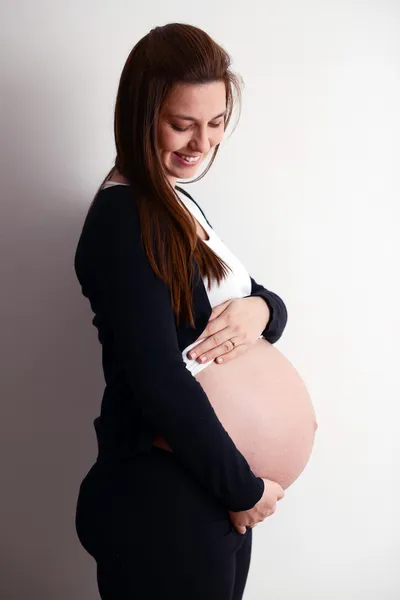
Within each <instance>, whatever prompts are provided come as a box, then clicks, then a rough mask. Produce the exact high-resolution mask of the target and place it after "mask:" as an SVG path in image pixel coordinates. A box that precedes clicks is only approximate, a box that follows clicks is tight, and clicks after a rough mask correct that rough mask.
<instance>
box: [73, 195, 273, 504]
mask: <svg viewBox="0 0 400 600" xmlns="http://www.w3.org/2000/svg"><path fill="white" fill-rule="evenodd" d="M111 189H113V191H114V193H113V194H110V193H108V194H107V192H110V190H104V191H103V192H102V193H101V194H103V195H102V196H101V194H100V196H101V197H99V198H98V199H97V201H95V203H93V204H92V207H91V209H90V211H89V214H90V218H88V219H87V222H86V223H85V227H84V230H85V228H86V240H87V243H86V249H85V250H82V249H81V256H82V255H84V259H83V263H85V264H86V267H81V274H82V278H83V279H84V282H83V284H82V290H83V293H84V295H85V296H87V297H88V298H89V300H90V302H91V305H92V308H94V310H95V312H96V314H97V315H98V317H99V318H101V320H102V321H103V322H105V323H107V326H108V328H109V330H110V331H111V332H112V336H113V343H114V347H115V352H116V353H117V355H118V360H119V362H120V363H121V364H122V366H123V369H124V371H125V374H126V378H127V381H128V385H129V387H130V388H131V389H132V390H134V392H135V393H134V394H132V396H133V397H134V398H135V400H136V399H137V402H139V403H140V408H141V410H142V412H143V415H144V416H145V418H146V419H148V421H149V422H151V423H152V425H154V427H155V428H156V430H157V431H159V432H160V433H161V434H162V435H163V437H164V438H165V440H166V441H167V442H168V444H169V445H170V446H171V448H172V450H173V451H174V453H175V454H176V456H177V458H178V459H180V460H181V461H182V463H184V465H185V466H186V467H187V468H188V469H189V470H190V471H191V472H192V473H193V475H194V476H195V477H196V478H197V480H198V481H199V482H200V483H201V484H202V485H203V486H204V487H205V488H206V489H207V490H208V491H209V492H211V493H212V494H214V495H215V496H216V497H217V498H219V499H220V500H221V501H222V502H223V504H224V505H225V506H226V508H228V509H229V510H232V511H240V510H247V509H250V508H252V507H253V506H254V505H255V504H257V502H258V501H259V500H260V498H261V497H262V495H263V492H264V482H263V480H262V479H261V478H260V477H256V476H255V474H254V473H253V472H252V471H251V469H250V466H249V464H248V463H247V461H246V459H245V458H244V456H243V455H242V454H241V452H240V451H239V450H238V449H237V448H236V446H235V444H234V443H233V440H232V439H231V438H230V436H229V434H228V433H227V431H226V430H225V429H224V427H223V426H222V424H221V422H220V421H219V419H218V417H217V415H216V413H215V411H214V409H213V407H212V405H211V403H210V402H209V400H208V397H207V395H206V394H205V392H204V390H203V388H202V387H201V385H200V383H199V382H198V381H197V380H196V379H195V377H194V376H193V375H192V374H191V373H190V372H189V371H188V369H187V368H186V365H185V363H184V360H183V357H182V353H181V350H180V349H179V346H178V339H177V334H176V326H175V320H174V315H173V311H172V306H171V297H170V291H169V288H168V286H167V285H166V284H165V283H164V282H163V281H162V280H161V279H160V278H159V277H158V276H156V274H155V273H154V271H153V269H152V268H151V265H150V263H149V261H148V259H147V256H146V254H145V251H144V248H143V246H142V243H141V230H140V220H139V214H138V210H137V206H136V204H135V200H134V197H132V193H129V191H128V189H127V188H122V187H119V189H118V188H117V187H115V188H111ZM115 192H116V193H115ZM82 245H83V242H82ZM81 262H82V258H81ZM81 283H82V282H81Z"/></svg>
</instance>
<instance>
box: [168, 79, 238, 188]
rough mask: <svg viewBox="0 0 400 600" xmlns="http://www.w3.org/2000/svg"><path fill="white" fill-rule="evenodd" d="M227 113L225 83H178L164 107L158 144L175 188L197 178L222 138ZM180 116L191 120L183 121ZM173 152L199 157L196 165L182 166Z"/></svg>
mask: <svg viewBox="0 0 400 600" xmlns="http://www.w3.org/2000/svg"><path fill="white" fill-rule="evenodd" d="M225 111H226V99H225V84H224V82H223V81H215V82H212V83H205V84H177V85H176V86H175V87H174V88H173V90H172V91H171V92H170V95H169V97H168V99H167V101H166V103H165V104H164V106H163V109H162V111H161V114H160V119H159V129H158V143H159V148H160V153H161V160H162V163H163V166H164V168H165V173H166V176H167V179H168V180H169V182H170V183H171V185H172V187H175V185H176V182H177V180H178V179H186V178H191V177H194V176H195V175H196V173H197V171H198V170H199V167H200V165H201V163H202V162H203V161H204V160H205V159H206V158H207V156H208V155H209V154H210V152H211V151H212V150H213V148H215V146H217V145H218V144H219V143H220V142H221V141H222V139H223V137H224V133H225V120H224V116H223V115H224V113H225ZM177 115H181V116H186V117H190V118H188V119H183V118H180V117H179V116H177ZM219 115H222V116H219ZM174 152H179V153H181V154H187V155H189V156H200V159H199V161H198V162H197V163H195V164H194V165H191V166H188V167H185V166H182V165H181V164H180V163H179V161H178V160H177V159H176V157H175V155H174Z"/></svg>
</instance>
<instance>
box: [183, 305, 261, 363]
mask: <svg viewBox="0 0 400 600" xmlns="http://www.w3.org/2000/svg"><path fill="white" fill-rule="evenodd" d="M269 316H270V311H269V308H268V305H267V303H266V302H265V300H264V299H263V298H261V297H259V296H248V297H246V298H234V299H233V300H227V301H226V302H223V303H222V304H218V306H215V307H214V308H213V310H212V312H211V316H210V319H209V321H208V323H207V327H206V328H205V329H204V331H203V333H202V334H201V335H199V337H198V338H197V340H199V339H201V338H204V337H205V338H206V339H205V340H203V341H202V342H201V343H200V344H198V345H197V346H196V347H195V348H193V349H192V350H190V351H189V352H188V357H189V358H190V359H193V358H196V359H197V361H198V362H200V363H203V362H204V363H205V362H208V361H210V360H215V362H217V363H225V362H228V361H229V360H232V359H233V358H235V357H236V356H237V355H238V354H242V353H243V352H245V351H246V350H247V349H248V348H250V346H251V345H252V344H254V342H256V341H257V339H258V338H259V336H260V334H261V332H262V331H264V329H265V327H266V325H267V323H268V320H269ZM197 340H196V341H197ZM193 353H195V356H193ZM203 357H204V360H201V359H202V358H203Z"/></svg>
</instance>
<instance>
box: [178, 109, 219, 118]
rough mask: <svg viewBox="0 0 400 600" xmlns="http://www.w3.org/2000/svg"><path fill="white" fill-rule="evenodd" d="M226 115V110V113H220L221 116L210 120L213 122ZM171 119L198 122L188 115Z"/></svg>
mask: <svg viewBox="0 0 400 600" xmlns="http://www.w3.org/2000/svg"><path fill="white" fill-rule="evenodd" d="M225 114H226V109H225V110H224V112H222V113H220V114H219V115H217V116H216V117H213V118H212V119H210V120H211V121H213V120H214V119H218V118H219V117H223V116H224V115H225ZM171 117H175V118H176V119H183V120H184V121H196V119H195V118H194V117H189V116H187V115H171Z"/></svg>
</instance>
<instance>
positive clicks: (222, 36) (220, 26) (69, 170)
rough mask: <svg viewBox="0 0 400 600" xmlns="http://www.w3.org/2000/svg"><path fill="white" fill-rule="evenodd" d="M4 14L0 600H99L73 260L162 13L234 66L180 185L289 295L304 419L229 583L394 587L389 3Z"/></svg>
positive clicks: (370, 591) (345, 593) (258, 272)
mask: <svg viewBox="0 0 400 600" xmlns="http://www.w3.org/2000/svg"><path fill="white" fill-rule="evenodd" d="M5 4H6V5H8V6H5ZM4 9H6V11H5V12H4V14H3V17H2V19H0V22H1V23H2V25H1V28H2V32H1V36H0V39H1V40H2V46H3V53H2V56H3V64H2V67H1V69H2V76H1V85H2V90H1V99H2V108H1V124H2V135H1V138H0V139H1V143H2V156H3V161H2V166H1V175H2V177H1V187H2V203H1V218H0V228H1V235H0V257H1V258H0V260H1V279H2V293H1V295H0V314H1V317H2V340H1V355H0V357H1V365H2V369H1V371H2V375H1V382H0V385H1V389H0V393H1V398H2V418H1V419H0V440H1V452H0V471H1V473H2V493H1V495H2V499H1V505H2V511H1V513H2V521H3V523H2V525H1V530H2V536H1V542H0V547H1V557H2V558H1V567H0V569H1V572H2V577H1V581H0V595H1V597H4V598H7V600H14V599H18V600H19V599H21V600H22V599H25V598H26V599H28V598H41V599H42V600H46V599H49V600H50V599H53V598H57V599H58V600H72V599H74V600H75V599H77V598H85V599H87V600H94V599H95V598H98V595H97V591H96V585H95V567H94V563H93V561H92V559H91V558H90V557H89V556H88V555H87V554H86V553H85V552H84V550H83V549H82V548H81V546H80V545H79V543H78V541H77V539H76V537H75V532H74V529H73V517H74V510H75V500H76V495H77V489H78V486H79V482H80V480H81V478H82V477H83V475H84V474H85V472H86V471H87V469H88V467H89V466H90V464H91V462H92V461H93V460H94V457H95V453H96V447H95V437H94V430H93V426H92V421H93V419H94V418H95V417H96V416H97V414H98V410H99V403H100V398H101V394H102V390H103V379H102V373H101V364H100V346H99V344H98V341H97V338H96V332H95V329H94V328H93V327H92V325H91V317H92V315H91V312H90V309H89V306H88V304H87V303H86V301H85V300H84V299H83V298H82V297H81V295H80V290H79V288H78V286H77V282H76V279H75V276H74V273H73V254H74V250H75V245H76V242H77V238H78V235H79V232H80V228H81V226H82V222H83V218H84V215H85V212H86V210H87V207H88V205H89V203H90V202H91V199H92V196H93V194H94V192H95V191H96V189H97V186H98V185H99V183H100V181H101V180H102V178H103V177H104V175H105V173H106V172H107V171H108V170H109V168H110V167H111V165H112V160H113V158H114V145H113V144H114V141H113V132H112V117H113V115H112V112H113V107H114V100H115V95H116V89H117V84H118V79H119V75H120V71H121V69H122V66H123V64H124V62H125V59H126V57H127V55H128V53H129V51H130V50H131V48H132V46H133V45H134V44H135V43H136V41H137V40H138V39H139V38H140V37H141V36H142V35H144V34H145V33H147V32H148V31H149V30H150V28H151V27H153V26H155V25H162V24H165V23H167V22H172V21H180V22H188V23H191V24H194V25H197V26H200V27H202V28H204V29H205V30H206V31H208V32H209V33H210V34H211V35H212V36H213V37H214V38H215V39H216V40H217V41H219V42H220V43H221V44H222V45H223V46H224V47H225V48H226V49H227V50H228V51H229V52H230V54H231V55H232V56H233V59H234V65H233V66H234V69H235V70H237V71H239V72H240V73H241V74H242V76H243V77H244V80H245V89H244V107H243V113H242V118H241V121H240V124H239V126H238V128H237V129H236V131H235V132H234V134H233V135H232V136H231V137H229V138H227V139H226V140H225V141H224V143H223V147H222V151H221V153H220V154H219V156H218V159H217V161H216V163H214V166H213V168H212V170H211V172H210V173H209V174H208V175H207V176H206V178H205V179H204V180H202V181H201V182H199V183H196V184H194V185H193V186H192V187H190V188H188V189H189V190H190V191H191V192H192V193H193V194H194V195H195V197H196V199H197V200H198V201H199V202H200V204H202V205H203V208H204V210H205V211H206V214H208V216H209V218H210V221H211V222H212V223H213V225H214V227H215V229H217V231H218V232H219V234H220V235H221V237H222V238H223V239H224V241H225V242H226V243H227V244H229V245H230V246H231V247H232V249H233V250H234V251H235V252H236V253H237V254H238V256H240V257H241V259H242V260H243V262H244V263H245V264H246V265H247V267H248V269H249V271H251V272H252V274H253V276H254V277H255V278H256V279H257V280H258V281H260V282H261V283H263V284H264V285H265V286H266V287H267V288H270V289H272V290H275V291H276V292H277V293H279V294H280V295H281V296H282V297H283V298H284V299H285V301H286V303H287V307H288V311H289V321H288V325H287V329H286V331H285V333H284V335H283V337H282V339H281V340H280V341H279V342H278V344H277V347H278V348H279V349H280V350H281V351H282V352H284V354H285V355H286V356H287V357H288V358H289V359H290V360H291V361H292V362H293V363H294V364H295V366H296V367H297V368H298V370H299V371H300V373H301V374H302V376H303V378H304V380H305V381H306V383H307V386H308V388H309V390H310V393H311V395H312V398H313V401H314V404H315V408H316V412H317V415H318V421H319V430H318V436H317V442H316V445H315V451H314V454H313V457H312V460H311V462H310V464H309V465H308V467H307V469H306V471H305V472H304V474H303V476H302V477H301V478H300V479H299V480H298V481H297V482H296V484H295V485H294V486H293V487H292V488H291V489H290V491H288V493H287V495H286V498H285V500H284V501H283V502H282V503H281V504H280V505H279V509H278V511H277V513H276V514H275V515H274V516H273V517H272V518H270V519H268V520H267V521H266V522H265V523H263V524H262V525H259V526H258V527H257V528H256V529H255V531H254V549H253V558H252V567H251V571H250V575H249V581H248V587H247V589H246V594H245V595H246V598H247V600H256V599H260V598H268V599H269V600H300V599H301V600H303V599H304V600H320V599H321V598H323V599H324V600H338V599H339V598H340V600H358V599H360V600H361V599H362V600H377V599H379V600H394V599H395V598H398V597H399V595H400V576H399V569H398V564H397V562H398V561H397V556H398V553H399V550H400V548H399V545H400V543H399V534H400V520H399V511H398V507H397V504H398V495H399V492H400V484H399V472H400V452H399V450H400V448H399V445H400V444H399V435H398V428H399V423H398V421H399V398H400V397H399V392H400V386H399V379H398V359H399V350H398V339H399V334H400V318H399V301H400V294H399V283H398V281H399V278H398V258H399V256H400V254H399V252H400V243H399V236H398V230H399V224H400V222H399V208H398V202H399V191H400V186H399V177H398V175H399V158H400V156H399V134H400V119H399V110H398V107H399V106H400V76H399V69H400V52H399V51H400V47H399V46H400V43H399V39H400V35H399V33H400V7H399V4H398V3H396V2H394V1H393V2H389V1H387V0H386V1H385V0H383V1H382V0H381V1H379V2H378V0H375V1H373V0H370V1H365V2H359V1H353V2H351V3H350V2H343V0H338V1H335V2H333V1H331V2H326V1H323V2H321V1H320V2H317V1H311V0H306V1H304V2H301V3H299V2H296V1H295V0H291V1H290V0H286V1H283V2H279V3H276V2H271V1H269V0H266V1H264V2H262V3H261V2H259V3H255V2H246V3H245V4H242V3H240V4H239V3H237V4H235V5H234V4H233V3H230V2H227V1H226V0H225V1H224V2H221V3H219V5H218V7H217V8H216V7H215V4H214V3H211V2H203V3H202V4H201V5H196V4H193V3H187V2H182V1H181V0H171V1H170V2H168V3H165V2H158V1H157V2H155V1H153V2H151V3H150V4H149V3H147V4H146V5H145V6H143V3H142V4H141V5H140V6H139V4H133V3H132V2H126V1H124V0H114V1H113V2H111V1H109V2H106V1H105V0H103V1H102V2H94V1H93V0H80V1H79V2H78V1H77V0H71V1H70V2H68V3H64V4H62V3H59V2H49V1H46V0H37V1H36V2H35V3H33V2H27V1H25V2H22V1H18V0H16V1H14V2H13V3H11V2H8V3H3V10H4ZM228 216H229V218H227V217H228ZM250 231H251V234H250Z"/></svg>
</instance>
